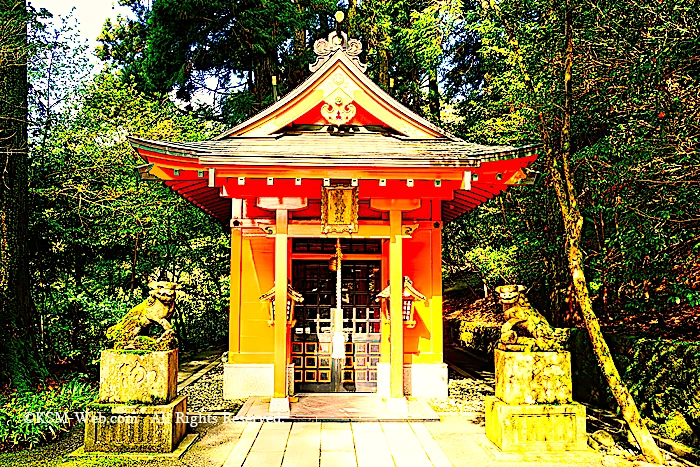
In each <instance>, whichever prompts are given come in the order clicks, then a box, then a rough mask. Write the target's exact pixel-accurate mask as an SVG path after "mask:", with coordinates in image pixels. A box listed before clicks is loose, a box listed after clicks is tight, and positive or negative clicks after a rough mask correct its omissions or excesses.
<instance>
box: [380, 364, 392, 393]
mask: <svg viewBox="0 0 700 467" xmlns="http://www.w3.org/2000/svg"><path fill="white" fill-rule="evenodd" d="M390 380H391V365H390V364H389V363H388V362H378V363H377V394H378V395H380V396H382V397H384V398H386V397H390V396H391V386H390Z"/></svg>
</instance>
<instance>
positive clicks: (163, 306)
mask: <svg viewBox="0 0 700 467" xmlns="http://www.w3.org/2000/svg"><path fill="white" fill-rule="evenodd" d="M149 287H150V288H151V292H150V297H148V298H147V299H146V300H144V301H143V302H141V303H140V304H138V305H136V306H135V307H134V308H132V309H131V310H130V311H129V312H128V313H127V314H126V315H124V317H123V318H122V319H121V320H120V321H119V322H118V323H117V324H115V325H114V326H112V327H111V328H109V329H107V338H108V339H109V340H110V341H112V342H114V348H115V349H117V350H171V349H174V348H176V347H177V339H176V338H175V331H173V328H172V326H171V325H170V322H169V321H168V320H169V319H170V317H171V316H172V315H173V312H174V311H175V299H176V295H175V292H176V289H177V284H176V283H174V282H152V283H151V284H149ZM154 323H157V324H159V325H160V326H161V327H162V328H163V333H162V334H161V335H160V336H158V337H150V336H148V335H147V334H146V333H147V332H148V331H149V329H150V328H151V326H152V325H153V324H154Z"/></svg>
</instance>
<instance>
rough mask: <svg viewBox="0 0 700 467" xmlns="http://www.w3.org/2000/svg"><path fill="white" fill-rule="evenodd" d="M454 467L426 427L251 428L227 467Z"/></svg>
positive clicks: (319, 425) (286, 424)
mask: <svg viewBox="0 0 700 467" xmlns="http://www.w3.org/2000/svg"><path fill="white" fill-rule="evenodd" d="M319 465H320V467H349V466H353V467H363V466H367V467H404V466H406V467H409V466H410V467H449V466H451V465H452V464H451V463H450V461H449V460H448V459H447V457H446V456H445V454H444V453H443V452H442V450H441V449H440V447H439V446H438V445H437V443H435V440H433V437H432V436H431V435H430V433H429V432H428V430H427V429H426V427H425V425H424V424H423V423H413V422H411V423H407V422H386V423H380V422H359V423H347V422H346V423H339V422H293V423H290V422H281V423H269V422H268V423H260V422H257V423H248V425H247V427H246V428H245V430H244V431H243V434H242V435H241V437H240V439H239V440H238V443H237V444H236V446H235V447H234V448H233V451H232V452H231V455H230V456H229V458H228V459H227V461H226V463H225V464H224V467H311V466H314V467H319Z"/></svg>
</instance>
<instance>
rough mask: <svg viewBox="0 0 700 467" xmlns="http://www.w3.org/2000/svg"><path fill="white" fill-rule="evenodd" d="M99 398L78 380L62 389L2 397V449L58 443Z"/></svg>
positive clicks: (0, 404) (0, 430) (49, 389)
mask: <svg viewBox="0 0 700 467" xmlns="http://www.w3.org/2000/svg"><path fill="white" fill-rule="evenodd" d="M96 397H97V391H96V390H95V388H94V387H93V386H92V385H90V384H88V383H85V382H83V381H81V380H78V379H76V380H72V381H69V382H67V383H65V384H63V385H62V386H61V387H60V388H42V389H40V390H37V391H23V392H14V393H11V394H10V395H0V446H7V445H10V444H11V445H15V446H16V445H29V446H36V445H37V444H41V443H43V442H46V441H51V440H53V439H56V438H57V437H58V436H60V434H61V433H63V432H66V431H68V430H69V429H70V427H71V426H72V424H74V423H75V422H76V420H77V419H78V418H79V417H77V416H76V412H82V411H84V410H85V408H86V407H87V405H88V404H89V403H91V402H92V401H93V400H94V399H95V398H96Z"/></svg>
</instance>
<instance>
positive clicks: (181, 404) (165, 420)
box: [85, 396, 187, 453]
mask: <svg viewBox="0 0 700 467" xmlns="http://www.w3.org/2000/svg"><path fill="white" fill-rule="evenodd" d="M186 432H187V397H186V396H179V397H177V398H175V399H174V400H173V401H172V402H171V403H170V404H167V405H117V404H92V405H90V406H89V407H88V410H87V414H86V417H85V452H143V453H166V452H173V451H174V450H175V448H177V446H178V444H180V441H182V439H183V438H184V437H185V434H186Z"/></svg>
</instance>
